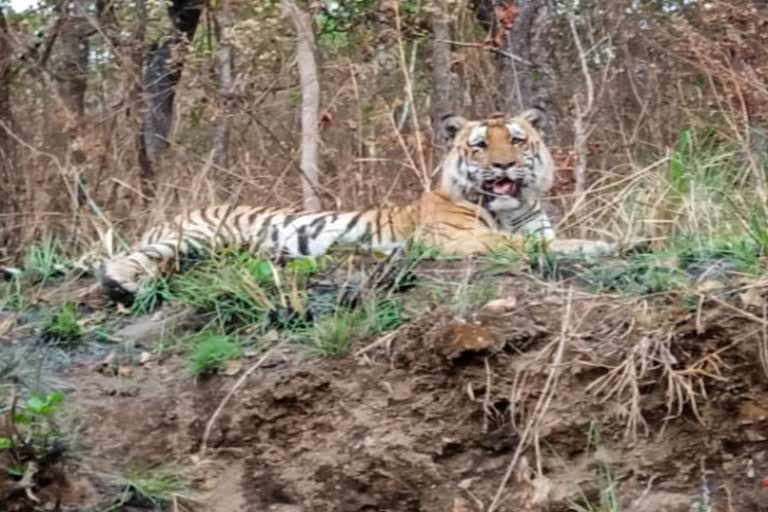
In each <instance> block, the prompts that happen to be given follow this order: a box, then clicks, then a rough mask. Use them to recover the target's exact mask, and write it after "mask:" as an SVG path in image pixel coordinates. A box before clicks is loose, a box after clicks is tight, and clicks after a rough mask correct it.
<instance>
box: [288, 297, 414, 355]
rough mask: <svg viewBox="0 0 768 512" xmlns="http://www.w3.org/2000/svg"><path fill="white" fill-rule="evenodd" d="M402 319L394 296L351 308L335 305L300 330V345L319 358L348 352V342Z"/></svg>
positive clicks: (381, 329)
mask: <svg viewBox="0 0 768 512" xmlns="http://www.w3.org/2000/svg"><path fill="white" fill-rule="evenodd" d="M402 322H403V313H402V305H401V304H400V302H399V301H396V300H394V299H384V300H373V299H372V300H369V301H367V302H366V303H364V304H363V305H362V306H361V307H359V308H355V309H349V308H338V309H337V310H336V311H335V312H334V313H333V314H331V315H329V316H326V317H324V318H321V319H320V320H319V321H318V322H317V323H316V324H315V325H314V326H312V327H311V328H309V329H308V330H307V331H305V332H304V333H303V337H302V339H303V345H304V346H305V347H307V348H308V349H309V351H310V353H313V354H314V355H317V356H321V357H335V356H341V355H344V354H346V353H347V352H349V348H350V346H351V345H352V341H354V339H355V338H362V337H365V336H371V335H375V334H379V333H382V332H386V331H389V330H392V329H395V328H397V327H398V326H399V325H400V324H401V323H402Z"/></svg>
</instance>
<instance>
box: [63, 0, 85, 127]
mask: <svg viewBox="0 0 768 512" xmlns="http://www.w3.org/2000/svg"><path fill="white" fill-rule="evenodd" d="M79 8H81V7H80V6H77V5H75V2H65V3H64V4H62V8H61V13H60V16H61V18H62V21H61V28H60V29H59V30H60V32H59V55H58V59H57V63H56V67H55V76H56V81H57V82H58V89H59V96H60V97H61V100H62V102H63V104H64V107H65V108H66V110H67V114H68V115H69V116H70V118H69V119H67V121H69V123H78V122H79V121H80V119H81V118H82V116H83V114H84V113H85V92H86V90H87V88H88V51H89V47H90V44H89V42H88V37H89V35H90V34H89V32H90V30H89V24H88V21H87V20H86V19H85V18H83V17H82V16H80V15H78V13H77V12H76V10H77V9H79ZM82 8H84V7H82Z"/></svg>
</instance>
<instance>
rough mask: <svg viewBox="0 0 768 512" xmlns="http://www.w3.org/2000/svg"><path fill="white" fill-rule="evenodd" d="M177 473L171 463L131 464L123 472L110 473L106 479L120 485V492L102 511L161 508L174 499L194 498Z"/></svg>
mask: <svg viewBox="0 0 768 512" xmlns="http://www.w3.org/2000/svg"><path fill="white" fill-rule="evenodd" d="M178 475H179V470H178V469H177V468H174V467H171V466H165V467H160V468H154V469H145V468H140V467H132V468H129V469H128V470H127V471H125V473H123V474H120V475H111V476H110V478H109V479H110V480H112V481H113V482H114V483H116V484H117V485H118V486H120V495H119V496H118V497H117V499H115V500H114V502H113V503H112V504H111V505H110V506H109V507H107V508H105V509H103V512H113V511H117V510H122V509H123V507H125V506H126V505H135V506H137V507H141V508H150V507H151V508H154V509H156V510H160V509H162V510H164V509H165V508H166V507H168V506H169V505H170V504H171V503H173V501H174V499H176V500H179V501H181V500H187V501H194V500H193V498H192V496H191V495H190V494H189V487H188V484H187V482H186V481H185V480H184V479H183V478H181V477H180V476H178Z"/></svg>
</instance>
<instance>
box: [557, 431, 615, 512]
mask: <svg viewBox="0 0 768 512" xmlns="http://www.w3.org/2000/svg"><path fill="white" fill-rule="evenodd" d="M600 445H601V441H600V428H599V425H597V424H596V423H594V422H592V423H591V424H590V427H589V434H588V440H587V452H589V451H590V449H592V451H593V453H594V454H595V460H596V462H597V473H598V475H597V476H598V482H599V485H600V496H599V499H598V502H597V503H593V502H591V501H590V500H588V499H587V498H586V497H582V501H581V503H573V502H572V503H571V504H570V509H571V510H573V511H574V512H620V511H621V505H620V503H619V495H618V488H619V481H618V479H617V477H616V474H615V473H614V470H613V469H612V468H611V466H610V465H609V464H608V463H607V462H605V461H604V460H602V459H601V458H600V457H598V456H597V452H598V449H599V447H600Z"/></svg>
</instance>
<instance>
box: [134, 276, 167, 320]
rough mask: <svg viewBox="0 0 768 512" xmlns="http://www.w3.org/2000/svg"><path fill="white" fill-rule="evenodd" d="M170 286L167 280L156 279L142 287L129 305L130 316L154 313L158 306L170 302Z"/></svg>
mask: <svg viewBox="0 0 768 512" xmlns="http://www.w3.org/2000/svg"><path fill="white" fill-rule="evenodd" d="M172 298H173V294H172V293H171V289H170V285H169V283H168V280H167V279H164V278H156V279H153V280H152V281H151V282H149V283H148V284H147V285H146V286H143V287H142V288H141V289H140V290H139V292H138V293H137V294H136V296H135V297H134V299H133V303H131V314H133V315H135V316H140V315H145V314H147V313H150V312H152V311H154V310H155V309H156V308H157V307H158V306H159V305H160V304H162V303H163V302H165V301H167V300H171V299H172Z"/></svg>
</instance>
